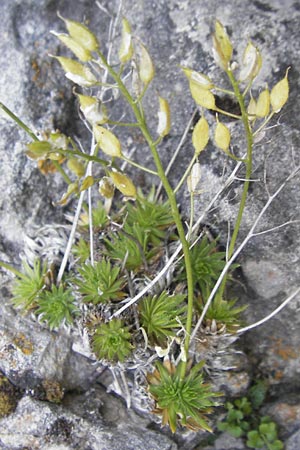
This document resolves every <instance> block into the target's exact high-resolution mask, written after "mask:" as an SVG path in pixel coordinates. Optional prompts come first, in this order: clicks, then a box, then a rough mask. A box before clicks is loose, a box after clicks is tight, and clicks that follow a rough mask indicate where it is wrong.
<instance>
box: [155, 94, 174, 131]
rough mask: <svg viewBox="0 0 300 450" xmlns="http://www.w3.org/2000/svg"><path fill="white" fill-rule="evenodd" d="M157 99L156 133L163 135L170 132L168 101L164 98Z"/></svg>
mask: <svg viewBox="0 0 300 450" xmlns="http://www.w3.org/2000/svg"><path fill="white" fill-rule="evenodd" d="M158 100H159V112H158V126H157V133H158V134H159V136H161V137H164V136H166V135H167V134H169V133H170V129H171V112H170V106H169V103H168V101H167V100H166V99H164V98H162V97H158Z"/></svg>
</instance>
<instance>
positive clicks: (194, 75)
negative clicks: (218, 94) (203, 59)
mask: <svg viewBox="0 0 300 450" xmlns="http://www.w3.org/2000/svg"><path fill="white" fill-rule="evenodd" d="M182 70H183V72H184V74H185V76H186V77H187V79H188V80H189V81H193V82H194V83H196V84H198V85H199V86H200V87H201V88H202V89H207V90H210V89H213V88H214V84H213V82H212V81H211V79H210V78H209V77H208V76H207V75H204V74H203V73H200V72H196V71H195V70H192V69H189V68H187V67H182Z"/></svg>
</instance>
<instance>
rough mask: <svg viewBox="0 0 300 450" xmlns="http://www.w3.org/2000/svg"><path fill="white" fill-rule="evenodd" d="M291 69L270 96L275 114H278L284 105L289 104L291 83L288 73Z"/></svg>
mask: <svg viewBox="0 0 300 450" xmlns="http://www.w3.org/2000/svg"><path fill="white" fill-rule="evenodd" d="M289 70H290V68H288V69H287V70H286V72H285V77H284V78H283V79H282V80H280V81H279V82H278V83H277V84H275V86H274V87H273V89H272V91H271V95H270V101H271V106H272V109H273V111H274V112H275V113H278V112H279V111H280V110H281V108H282V107H283V105H284V104H285V103H286V102H287V100H288V97H289V82H288V72H289Z"/></svg>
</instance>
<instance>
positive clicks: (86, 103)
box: [77, 94, 108, 125]
mask: <svg viewBox="0 0 300 450" xmlns="http://www.w3.org/2000/svg"><path fill="white" fill-rule="evenodd" d="M77 97H78V99H79V103H80V109H81V111H82V112H83V114H84V116H85V118H86V119H87V120H88V121H89V122H90V123H91V124H92V125H94V124H103V123H106V122H107V120H108V117H107V111H106V108H105V106H104V105H102V104H101V103H100V102H99V100H98V99H97V98H96V97H91V96H89V95H82V94H77Z"/></svg>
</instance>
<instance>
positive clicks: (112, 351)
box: [93, 319, 133, 362]
mask: <svg viewBox="0 0 300 450" xmlns="http://www.w3.org/2000/svg"><path fill="white" fill-rule="evenodd" d="M130 338H131V334H130V332H129V328H128V327H125V326H124V325H123V322H122V321H121V320H120V319H112V320H111V321H110V322H108V323H103V324H101V325H100V326H99V327H98V328H97V330H96V332H95V334H94V336H93V350H94V352H95V353H96V355H97V356H98V358H99V359H107V360H109V361H115V362H116V361H120V362H123V361H124V360H125V359H126V358H127V356H129V354H130V352H131V350H132V348H133V346H132V345H131V343H130Z"/></svg>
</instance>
